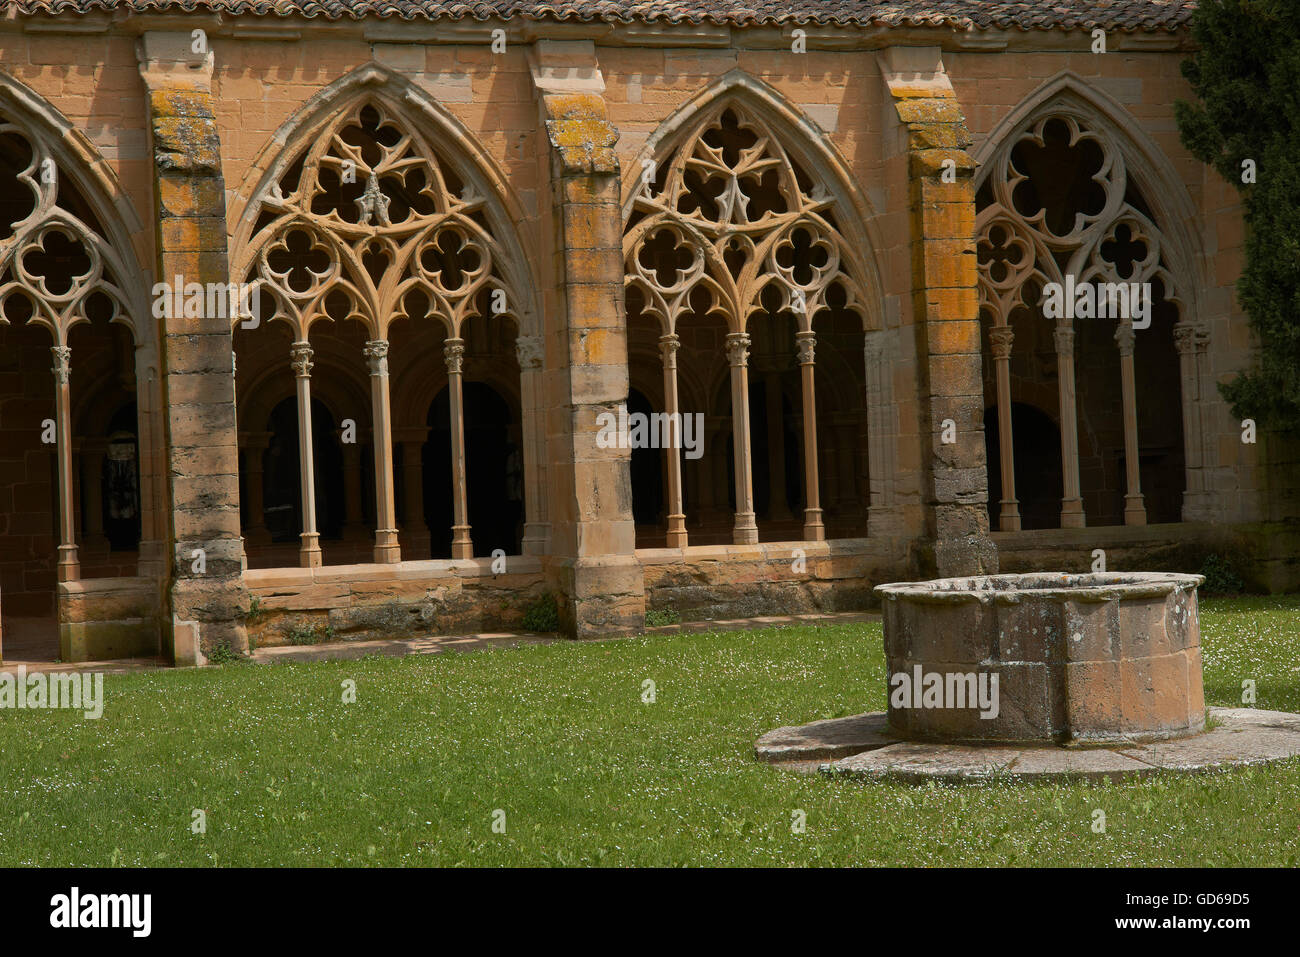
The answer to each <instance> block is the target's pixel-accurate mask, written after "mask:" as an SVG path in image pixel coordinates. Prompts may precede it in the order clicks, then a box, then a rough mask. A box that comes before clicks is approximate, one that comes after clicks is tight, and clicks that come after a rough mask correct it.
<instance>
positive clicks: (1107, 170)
mask: <svg viewBox="0 0 1300 957" xmlns="http://www.w3.org/2000/svg"><path fill="white" fill-rule="evenodd" d="M1097 126H1098V128H1099V124H1097ZM989 167H990V171H989V178H988V181H987V186H986V189H987V190H988V193H989V196H990V200H989V201H988V202H987V203H986V204H985V205H984V207H983V208H982V209H980V210H979V212H978V214H977V216H976V224H975V229H976V251H977V256H978V263H979V298H980V303H981V305H982V306H987V307H989V308H990V309H991V310H992V311H993V313H994V316H995V324H1002V323H1004V322H1006V321H1007V318H1008V317H1009V316H1010V314H1011V312H1012V311H1013V310H1014V309H1015V308H1017V307H1019V306H1027V307H1030V308H1031V309H1032V308H1036V307H1037V306H1038V305H1039V304H1038V303H1037V302H1031V301H1029V300H1030V298H1032V297H1033V291H1034V290H1039V289H1041V288H1042V287H1043V285H1044V284H1045V283H1049V282H1052V283H1063V282H1064V281H1065V276H1066V275H1072V276H1074V277H1075V281H1076V283H1085V282H1151V281H1159V282H1160V283H1161V285H1162V289H1163V294H1164V295H1165V296H1166V297H1167V298H1169V299H1176V294H1175V286H1174V284H1173V281H1172V277H1171V274H1170V272H1169V268H1168V263H1167V262H1166V260H1165V258H1164V251H1163V250H1164V238H1163V236H1162V235H1161V232H1160V230H1159V228H1158V227H1157V226H1156V225H1155V223H1154V222H1152V221H1151V219H1150V218H1149V217H1148V216H1146V215H1145V214H1144V213H1143V212H1142V211H1141V210H1139V209H1137V208H1136V207H1135V206H1134V205H1133V204H1132V203H1131V202H1130V188H1131V186H1130V182H1129V179H1128V173H1127V169H1126V167H1125V163H1124V156H1123V153H1122V152H1121V151H1120V150H1119V149H1117V148H1116V146H1115V145H1114V144H1113V143H1111V142H1110V141H1109V140H1108V138H1107V137H1105V136H1104V135H1103V134H1102V133H1100V132H1098V130H1097V129H1095V128H1094V124H1090V123H1089V122H1088V121H1087V120H1086V119H1084V118H1083V117H1081V116H1078V115H1075V114H1074V113H1072V112H1053V113H1049V114H1048V115H1046V116H1043V117H1041V118H1039V119H1037V120H1035V121H1033V122H1031V123H1030V124H1029V125H1028V126H1026V127H1025V128H1024V129H1022V131H1021V132H1020V133H1019V134H1017V135H1014V136H1011V137H1009V138H1008V139H1007V141H1006V142H1005V143H1004V144H1003V145H1002V146H1001V147H1000V148H999V149H998V151H997V152H996V153H995V154H994V157H993V159H992V160H991V161H990V163H989Z"/></svg>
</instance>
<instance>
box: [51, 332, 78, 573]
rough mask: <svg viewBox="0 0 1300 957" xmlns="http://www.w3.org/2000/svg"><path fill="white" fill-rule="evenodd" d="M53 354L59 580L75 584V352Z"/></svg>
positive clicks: (65, 349) (64, 350) (59, 349)
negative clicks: (72, 392) (71, 387)
mask: <svg viewBox="0 0 1300 957" xmlns="http://www.w3.org/2000/svg"><path fill="white" fill-rule="evenodd" d="M50 351H51V352H52V353H53V354H54V423H55V429H56V430H57V432H56V435H55V441H56V442H57V445H56V446H55V451H56V453H57V455H58V463H59V564H58V569H59V581H61V582H73V581H76V580H77V579H78V578H80V577H81V562H80V560H79V559H78V558H77V537H76V536H77V533H76V511H75V507H76V499H75V498H74V497H73V493H72V411H71V408H70V400H69V387H68V380H69V377H70V375H71V372H72V350H71V349H69V348H68V347H67V346H62V345H60V346H53V347H51V349H50Z"/></svg>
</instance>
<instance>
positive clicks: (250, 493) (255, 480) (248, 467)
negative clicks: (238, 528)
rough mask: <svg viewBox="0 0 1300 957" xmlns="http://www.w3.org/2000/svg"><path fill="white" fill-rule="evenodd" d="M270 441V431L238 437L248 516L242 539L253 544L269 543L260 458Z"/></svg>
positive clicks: (245, 509)
mask: <svg viewBox="0 0 1300 957" xmlns="http://www.w3.org/2000/svg"><path fill="white" fill-rule="evenodd" d="M270 442H271V433H270V432H246V433H244V434H242V435H240V437H239V445H240V448H242V449H243V450H244V512H245V514H247V516H248V526H247V527H246V528H245V529H244V541H245V542H246V543H248V542H251V543H253V544H255V545H269V544H271V533H270V532H268V531H267V530H266V509H265V502H264V500H263V497H262V491H263V488H262V482H263V477H262V458H263V455H264V454H265V452H266V447H267V446H268V445H269V444H270Z"/></svg>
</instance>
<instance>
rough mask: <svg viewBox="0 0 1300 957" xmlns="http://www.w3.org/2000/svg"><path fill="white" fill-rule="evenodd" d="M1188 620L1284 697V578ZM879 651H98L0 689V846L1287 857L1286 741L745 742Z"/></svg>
mask: <svg viewBox="0 0 1300 957" xmlns="http://www.w3.org/2000/svg"><path fill="white" fill-rule="evenodd" d="M1202 627H1203V632H1204V642H1205V649H1204V650H1205V689H1206V698H1207V700H1208V701H1209V702H1210V703H1212V704H1221V705H1229V704H1235V703H1237V702H1238V701H1239V699H1240V693H1241V692H1240V687H1241V680H1242V678H1254V679H1255V680H1256V682H1257V687H1258V695H1259V699H1258V706H1259V707H1261V708H1271V709H1277V710H1285V711H1300V596H1294V597H1290V598H1284V599H1276V598H1271V599H1270V598H1251V599H1241V600H1234V601H1220V602H1205V603H1204V605H1203V613H1202ZM883 671H884V662H883V656H882V651H881V640H880V627H879V625H866V626H862V625H843V626H836V627H827V628H813V627H798V628H786V629H767V630H761V631H752V632H731V633H722V634H702V635H684V636H674V637H653V638H646V639H634V640H626V641H616V642H599V643H586V644H577V643H561V644H554V645H548V646H535V647H528V648H521V649H515V650H507V651H492V652H485V653H479V654H466V655H445V656H419V657H412V658H406V659H389V658H371V659H367V660H364V661H353V662H324V663H316V664H304V665H276V666H255V665H248V664H231V665H226V666H223V667H219V668H208V669H203V670H192V671H171V672H169V671H162V672H154V673H147V674H134V675H123V676H116V677H109V678H108V679H106V686H105V690H106V697H107V704H106V707H105V713H104V717H103V718H102V719H101V720H99V721H86V720H82V719H81V717H80V715H79V714H74V713H69V712H31V711H23V712H17V711H3V712H0V865H16V864H60V865H63V864H76V865H110V864H124V865H138V864H159V865H209V864H222V865H281V864H288V865H338V864H346V865H364V864H379V865H401V864H405V865H430V864H436V865H455V864H475V865H502V864H510V865H548V864H603V865H681V864H692V865H732V864H736V865H778V866H781V865H806V864H858V865H870V864H894V865H924V866H932V865H989V864H991V865H997V864H1019V865H1074V864H1081V865H1107V864H1118V865H1139V864H1146V865H1289V866H1296V865H1297V864H1300V761H1297V760H1292V761H1289V762H1286V763H1284V764H1280V765H1273V766H1270V767H1268V768H1266V769H1258V770H1244V771H1234V772H1221V773H1213V774H1205V775H1196V776H1189V777H1179V776H1172V775H1162V776H1158V777H1156V778H1154V779H1150V780H1147V781H1145V782H1139V783H1133V784H1126V785H1121V786H1109V785H1097V786H1088V785H1071V786H1061V785H1048V784H1040V785H1015V786H1011V785H1006V784H992V785H985V786H978V787H965V788H958V787H936V786H931V787H912V786H907V785H901V784H868V783H861V782H854V781H847V780H830V779H826V778H822V777H818V776H812V777H805V776H799V775H794V774H791V773H788V772H783V771H778V770H776V769H773V768H771V767H768V766H765V765H761V764H758V763H756V762H755V761H754V759H753V757H752V748H753V744H754V739H755V738H756V737H757V736H758V735H759V734H760V733H762V732H764V731H766V730H768V729H770V728H772V727H775V726H777V725H780V724H797V723H802V722H805V721H810V720H813V719H816V718H824V717H834V716H840V715H846V714H852V713H855V712H859V711H864V710H869V709H882V708H883V707H884V704H885V684H884V674H883ZM345 679H352V680H354V681H355V682H356V689H357V700H356V703H354V704H344V703H343V702H342V701H341V697H342V692H341V683H342V682H344V681H345ZM646 679H651V680H653V681H654V682H655V685H656V693H657V701H655V703H653V704H646V703H643V702H642V700H641V699H642V683H643V682H644V681H645V680H646ZM195 808H202V809H204V810H205V811H206V812H207V824H208V827H207V832H206V834H203V835H195V834H193V833H191V812H192V810H193V809H195ZM498 808H499V809H503V810H504V811H505V824H506V830H505V833H504V834H500V833H494V832H493V830H492V820H493V817H492V815H493V811H494V810H495V809H498ZM1096 808H1102V809H1103V810H1105V812H1106V816H1107V830H1106V833H1104V834H1095V833H1093V832H1092V829H1091V824H1092V820H1093V818H1092V812H1093V810H1094V809H1096ZM796 809H800V810H803V811H804V812H806V815H807V829H806V832H805V833H802V834H795V833H792V832H791V826H790V824H791V816H792V812H794V811H795V810H796Z"/></svg>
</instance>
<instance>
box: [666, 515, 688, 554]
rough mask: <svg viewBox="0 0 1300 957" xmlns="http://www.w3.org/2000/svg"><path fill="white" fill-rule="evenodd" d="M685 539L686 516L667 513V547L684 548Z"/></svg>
mask: <svg viewBox="0 0 1300 957" xmlns="http://www.w3.org/2000/svg"><path fill="white" fill-rule="evenodd" d="M686 541H687V535H686V516H685V515H669V516H668V536H667V545H668V547H669V548H685V547H686Z"/></svg>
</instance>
